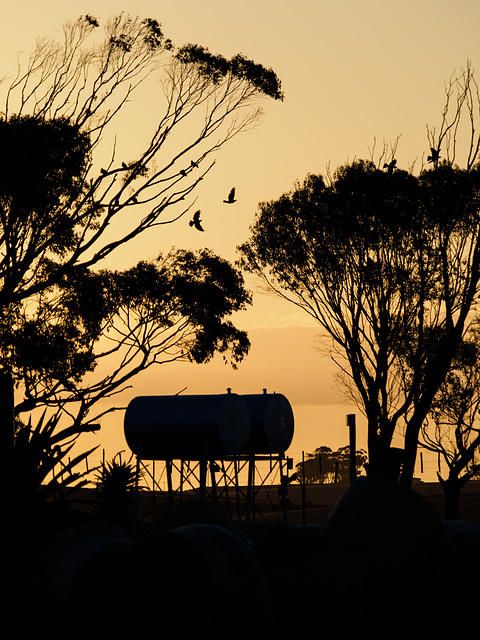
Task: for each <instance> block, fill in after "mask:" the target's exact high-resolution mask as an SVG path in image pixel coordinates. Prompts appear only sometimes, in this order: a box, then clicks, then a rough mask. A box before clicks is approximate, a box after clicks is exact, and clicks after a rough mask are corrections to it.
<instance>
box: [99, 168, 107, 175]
mask: <svg viewBox="0 0 480 640" xmlns="http://www.w3.org/2000/svg"><path fill="white" fill-rule="evenodd" d="M100 173H101V174H102V176H106V175H107V173H108V171H107V170H106V169H104V168H103V167H102V168H101V169H100Z"/></svg>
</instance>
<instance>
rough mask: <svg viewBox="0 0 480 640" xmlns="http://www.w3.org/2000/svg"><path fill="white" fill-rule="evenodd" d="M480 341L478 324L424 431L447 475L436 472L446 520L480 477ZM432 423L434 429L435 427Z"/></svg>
mask: <svg viewBox="0 0 480 640" xmlns="http://www.w3.org/2000/svg"><path fill="white" fill-rule="evenodd" d="M479 410H480V341H479V329H478V324H476V325H475V326H474V327H473V328H472V329H471V331H469V333H468V335H467V336H466V337H465V339H464V340H463V341H462V342H461V344H460V345H459V348H458V351H457V353H456V355H455V358H454V360H453V362H452V367H451V369H450V371H449V372H448V374H447V376H446V378H445V380H444V381H443V382H442V384H441V385H440V389H439V390H438V393H437V395H436V396H435V399H434V401H433V403H432V409H431V412H430V417H431V420H430V421H429V422H428V423H425V424H424V425H423V427H422V445H423V446H424V447H425V448H426V449H428V450H429V451H433V452H435V453H437V454H439V455H441V456H442V458H443V460H444V462H445V464H446V466H447V469H448V475H447V476H446V477H443V476H442V475H441V473H440V472H437V476H438V479H439V481H440V483H441V485H442V487H443V491H444V494H445V518H446V519H456V518H458V503H459V498H460V492H461V490H462V488H463V487H464V486H465V485H466V483H467V482H468V481H469V480H471V479H474V478H478V477H479V475H480V460H479V459H478V447H479V446H480V422H479ZM432 422H433V425H432Z"/></svg>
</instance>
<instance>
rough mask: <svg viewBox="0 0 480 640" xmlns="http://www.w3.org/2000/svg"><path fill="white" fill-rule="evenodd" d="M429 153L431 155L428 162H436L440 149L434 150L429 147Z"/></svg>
mask: <svg viewBox="0 0 480 640" xmlns="http://www.w3.org/2000/svg"><path fill="white" fill-rule="evenodd" d="M430 151H431V153H432V155H431V156H428V158H427V160H428V162H438V158H439V157H440V149H434V148H433V147H430Z"/></svg>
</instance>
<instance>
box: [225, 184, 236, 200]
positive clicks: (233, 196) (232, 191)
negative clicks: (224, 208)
mask: <svg viewBox="0 0 480 640" xmlns="http://www.w3.org/2000/svg"><path fill="white" fill-rule="evenodd" d="M224 202H226V203H227V204H233V203H234V202H236V200H235V187H232V189H231V190H230V193H229V194H228V200H224Z"/></svg>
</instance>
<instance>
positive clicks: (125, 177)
mask: <svg viewBox="0 0 480 640" xmlns="http://www.w3.org/2000/svg"><path fill="white" fill-rule="evenodd" d="M149 80H153V81H154V83H153V86H154V87H155V88H156V89H157V92H156V93H155V97H154V98H152V100H154V102H155V109H151V110H150V113H151V114H153V115H152V117H151V119H150V120H148V119H145V120H146V121H145V123H144V122H143V121H142V124H144V125H145V127H147V125H148V123H150V131H148V132H147V135H146V137H145V136H143V135H142V136H136V137H135V139H136V140H137V141H138V144H137V146H136V147H132V146H131V145H130V144H129V145H128V146H127V147H125V145H124V144H122V136H124V135H125V132H124V131H123V130H122V128H121V125H120V126H119V125H118V122H119V117H120V114H121V113H122V112H123V111H124V110H126V109H127V110H128V109H129V108H130V105H131V104H132V103H133V102H134V100H135V97H136V96H137V95H138V89H139V88H140V87H141V85H142V84H144V83H146V82H147V81H149ZM2 89H3V94H2V95H1V97H0V101H1V102H2V103H3V107H2V108H0V145H1V149H2V154H1V157H0V369H1V371H0V373H2V375H3V373H5V374H6V378H8V379H11V378H12V377H13V379H14V381H15V384H16V385H17V388H18V389H19V390H20V391H21V393H22V394H23V398H21V399H18V398H17V404H16V408H15V413H16V414H20V413H22V412H24V411H30V410H32V409H34V408H37V407H40V406H42V405H43V406H46V407H48V408H50V409H51V410H52V411H53V413H54V414H55V412H57V411H61V412H62V414H63V415H64V416H68V417H69V418H70V423H71V425H72V426H75V425H76V428H78V433H80V432H81V431H82V430H85V429H86V428H87V427H88V425H89V424H91V423H93V422H95V421H96V420H98V417H99V415H98V414H97V415H96V416H92V415H91V413H89V412H90V411H91V408H92V406H93V405H94V404H95V402H97V401H98V400H100V399H102V398H106V397H110V396H112V395H114V394H116V393H118V392H119V391H121V390H122V389H124V388H125V386H126V385H127V384H128V383H129V381H130V380H131V378H132V377H133V376H134V375H135V374H136V373H138V372H140V371H142V370H144V369H145V368H147V367H149V366H150V365H152V364H154V363H166V362H171V361H173V360H186V361H191V362H206V361H208V360H209V359H210V358H212V357H213V355H214V354H215V353H220V354H222V356H223V357H224V359H225V361H226V362H228V363H230V364H232V365H233V366H236V365H237V364H238V363H239V362H240V361H241V360H242V358H243V357H244V356H245V355H246V353H247V352H248V348H249V341H248V338H247V335H246V333H245V332H244V331H241V330H239V329H237V328H236V327H235V326H234V325H233V324H232V322H231V321H230V320H229V316H230V315H231V314H232V313H233V312H235V311H237V310H239V309H243V308H244V307H245V305H247V304H249V303H250V301H251V300H250V294H249V293H248V292H247V291H246V289H245V286H244V282H243V277H242V275H241V274H240V273H239V271H238V270H237V269H235V268H234V267H232V265H230V264H229V263H228V262H226V261H225V260H223V259H222V258H220V257H219V256H216V255H213V254H212V253H211V252H210V251H208V250H207V249H205V250H203V251H200V252H191V251H185V250H173V249H172V251H170V252H166V253H164V254H161V255H159V256H158V259H157V260H141V261H140V262H138V264H136V265H134V266H128V265H127V266H126V268H125V270H124V271H115V270H112V269H110V268H108V263H107V264H106V263H105V260H106V259H107V258H109V257H110V256H111V255H112V253H113V252H114V251H115V250H117V249H118V248H119V247H120V246H122V245H125V244H126V243H128V242H130V241H131V240H132V239H134V238H136V237H138V236H139V235H141V234H143V233H145V232H147V231H150V232H152V230H153V229H160V228H161V225H164V224H170V223H173V222H175V221H177V220H179V219H181V218H182V217H183V216H185V215H186V214H187V213H188V212H189V211H190V209H191V207H192V206H193V203H194V198H193V192H194V190H195V188H196V187H197V185H198V184H199V183H200V182H201V181H202V180H203V179H205V178H206V177H207V175H208V174H209V172H210V171H211V170H212V168H213V166H214V164H215V159H214V157H215V154H216V152H218V150H219V149H221V148H222V147H223V145H224V144H226V143H228V142H229V141H230V140H232V138H233V137H234V136H236V135H237V134H238V133H240V132H242V131H245V130H247V129H249V128H250V127H251V126H252V125H253V124H254V123H256V122H257V120H258V118H259V116H260V115H261V100H262V99H263V98H272V99H275V100H282V99H283V93H282V91H281V83H280V81H279V79H278V78H277V76H276V74H275V73H274V72H273V70H271V69H267V68H265V67H263V66H262V65H261V64H258V63H256V62H254V61H252V60H249V59H248V58H246V57H245V56H243V55H241V54H238V55H236V56H234V57H233V58H232V59H230V60H229V59H226V58H224V57H223V56H221V55H214V54H212V53H210V52H209V51H208V49H206V48H205V47H202V46H200V45H196V44H195V45H193V44H187V45H184V46H181V47H176V46H175V45H174V44H173V43H172V41H171V40H170V39H169V38H168V37H167V36H166V35H165V34H164V31H163V28H162V25H161V24H160V23H159V22H158V20H156V19H153V18H146V19H140V18H138V17H132V16H130V15H128V14H125V13H122V14H120V15H118V16H113V17H112V18H110V19H109V20H108V21H107V22H106V23H105V25H104V26H103V28H102V26H101V25H100V23H99V21H98V20H97V19H96V18H95V17H94V16H92V15H88V14H87V15H84V16H81V17H80V18H79V19H78V20H76V21H73V22H68V23H66V24H65V25H64V27H63V31H62V33H61V35H60V37H59V38H55V39H48V38H39V39H38V40H37V42H36V43H35V46H34V47H33V49H32V51H31V53H30V55H29V56H27V57H26V58H22V57H19V62H18V68H17V73H16V75H15V76H14V77H13V79H11V80H9V81H7V80H6V79H4V81H3V83H2V84H1V85H0V90H2ZM144 106H145V104H143V105H142V104H140V105H139V108H142V107H144ZM126 135H129V134H126ZM125 148H129V149H130V151H129V152H128V153H129V155H128V157H127V156H126V154H125ZM120 150H121V151H120ZM107 363H108V364H107ZM6 386H7V387H8V385H6ZM3 388H4V387H3V386H2V389H3ZM7 394H8V391H7ZM0 404H2V405H3V404H5V403H0ZM87 415H88V416H89V417H88V418H87ZM9 421H10V417H9V415H8V411H7V414H6V417H5V415H2V416H1V417H0V423H1V425H2V427H5V424H6V428H7V430H8V428H9V425H8V424H7V423H8V422H9ZM54 422H55V421H53V422H52V423H51V424H53V423H54ZM49 424H50V423H49ZM82 425H83V426H82ZM11 426H12V425H11V421H10V427H11ZM70 433H73V432H70ZM2 440H3V436H2Z"/></svg>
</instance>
